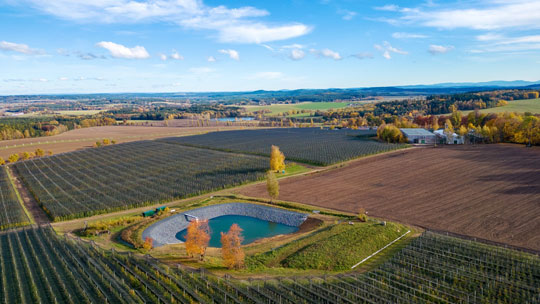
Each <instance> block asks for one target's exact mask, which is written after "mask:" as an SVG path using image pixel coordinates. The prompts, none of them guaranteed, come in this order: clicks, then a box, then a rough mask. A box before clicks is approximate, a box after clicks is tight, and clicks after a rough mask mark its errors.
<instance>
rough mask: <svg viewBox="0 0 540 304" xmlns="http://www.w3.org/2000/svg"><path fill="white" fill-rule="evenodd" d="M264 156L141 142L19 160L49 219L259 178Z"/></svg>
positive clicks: (265, 164)
mask: <svg viewBox="0 0 540 304" xmlns="http://www.w3.org/2000/svg"><path fill="white" fill-rule="evenodd" d="M267 167H268V159H266V158H263V157H258V156H251V155H241V154H232V153H225V152H220V151H213V150H208V149H198V148H193V147H186V146H181V145H176V144H170V143H166V142H158V141H141V142H133V143H126V144H118V145H114V146H108V147H103V148H99V149H89V150H82V151H77V152H72V153H65V154H61V155H56V156H52V157H47V158H39V159H32V160H28V161H23V162H19V163H17V164H16V165H15V169H16V170H17V172H18V174H19V175H20V176H21V178H22V179H23V181H24V183H25V184H26V185H27V187H28V188H29V190H30V191H31V193H32V194H33V195H34V197H35V198H36V200H37V201H38V203H39V204H40V205H41V206H42V208H43V209H44V210H45V212H46V213H47V214H48V215H49V216H50V217H51V218H52V219H53V220H66V219H72V218H78V217H86V216H91V215H95V214H100V213H106V212H112V211H117V210H122V209H128V208H134V207H140V206H145V205H148V204H155V203H160V202H168V201H171V200H174V199H178V198H185V197H188V196H193V195H197V194H202V193H205V192H209V191H214V190H218V189H222V188H225V187H230V186H235V185H239V184H242V183H245V182H249V181H254V180H258V179H260V178H262V177H263V176H264V172H265V170H266V168H267Z"/></svg>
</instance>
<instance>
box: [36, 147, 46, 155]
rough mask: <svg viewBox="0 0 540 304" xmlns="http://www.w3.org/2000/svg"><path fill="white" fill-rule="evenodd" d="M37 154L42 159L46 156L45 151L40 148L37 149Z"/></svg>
mask: <svg viewBox="0 0 540 304" xmlns="http://www.w3.org/2000/svg"><path fill="white" fill-rule="evenodd" d="M35 153H36V156H37V157H42V156H43V155H45V151H43V150H42V149H40V148H37V149H36V152H35Z"/></svg>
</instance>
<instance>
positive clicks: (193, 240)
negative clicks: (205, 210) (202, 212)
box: [186, 220, 210, 261]
mask: <svg viewBox="0 0 540 304" xmlns="http://www.w3.org/2000/svg"><path fill="white" fill-rule="evenodd" d="M208 242H210V227H209V226H208V221H207V220H194V221H191V222H189V225H188V227H187V235H186V252H187V254H188V255H190V256H191V257H193V256H194V255H196V254H198V255H199V258H200V259H201V261H202V260H204V255H205V253H206V248H207V247H208Z"/></svg>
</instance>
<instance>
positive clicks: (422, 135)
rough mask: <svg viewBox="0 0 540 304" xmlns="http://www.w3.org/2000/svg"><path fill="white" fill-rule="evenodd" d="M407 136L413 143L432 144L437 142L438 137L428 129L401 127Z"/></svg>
mask: <svg viewBox="0 0 540 304" xmlns="http://www.w3.org/2000/svg"><path fill="white" fill-rule="evenodd" d="M399 130H400V131H401V133H403V135H405V137H407V141H408V142H409V143H411V144H424V145H430V144H431V145H432V144H435V143H436V142H437V137H436V136H435V134H433V133H431V132H429V131H428V130H426V129H421V128H402V129H399Z"/></svg>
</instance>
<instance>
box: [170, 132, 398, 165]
mask: <svg viewBox="0 0 540 304" xmlns="http://www.w3.org/2000/svg"><path fill="white" fill-rule="evenodd" d="M374 134H375V131H371V130H363V131H361V130H356V131H355V130H321V129H318V128H286V129H264V130H240V131H228V132H219V133H217V132H212V133H207V134H203V135H197V136H189V137H176V138H164V139H161V141H165V142H171V143H179V144H182V145H189V146H194V147H201V148H211V149H217V150H222V151H232V152H239V153H249V154H256V155H263V156H269V155H270V148H271V146H272V145H276V146H279V148H280V150H281V151H282V152H283V153H284V154H285V157H286V159H287V160H293V161H297V162H303V163H309V164H314V165H323V166H324V165H330V164H333V163H337V162H341V161H346V160H350V159H353V158H357V157H360V156H365V155H371V154H377V153H381V152H387V151H391V150H396V149H400V148H403V147H406V145H402V144H387V143H381V142H378V141H375V140H371V139H369V138H368V137H370V136H374Z"/></svg>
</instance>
